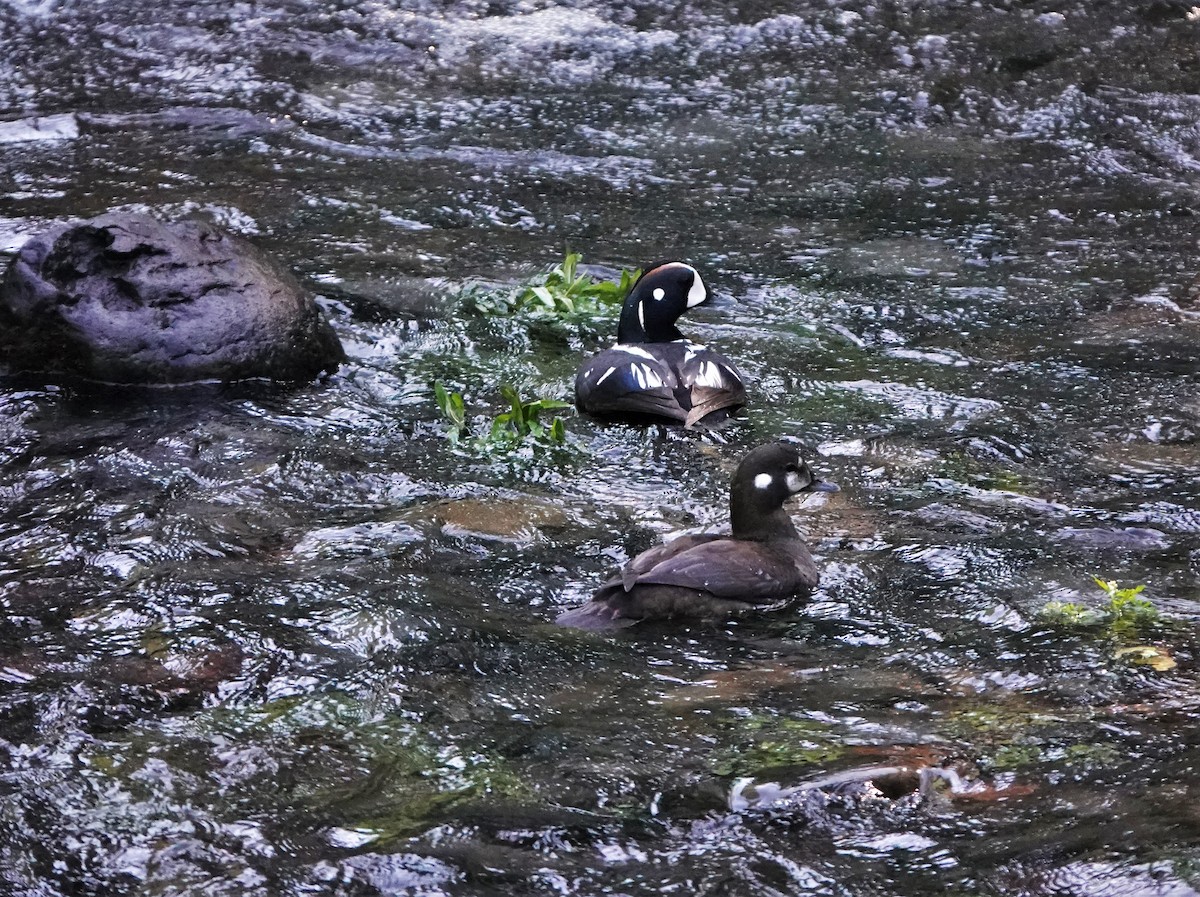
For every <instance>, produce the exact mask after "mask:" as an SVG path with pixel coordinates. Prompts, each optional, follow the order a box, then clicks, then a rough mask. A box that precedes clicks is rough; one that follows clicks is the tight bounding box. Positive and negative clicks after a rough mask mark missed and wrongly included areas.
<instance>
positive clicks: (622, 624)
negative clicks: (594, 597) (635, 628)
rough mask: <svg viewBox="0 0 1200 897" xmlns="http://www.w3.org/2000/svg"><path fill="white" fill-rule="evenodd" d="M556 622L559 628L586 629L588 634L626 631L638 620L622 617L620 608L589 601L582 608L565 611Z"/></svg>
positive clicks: (603, 602)
mask: <svg viewBox="0 0 1200 897" xmlns="http://www.w3.org/2000/svg"><path fill="white" fill-rule="evenodd" d="M554 622H555V623H557V624H558V625H559V626H571V627H573V628H575V629H586V630H587V631H588V632H612V631H614V630H617V629H626V628H628V627H630V626H632V625H633V624H634V623H636V622H637V620H634V619H630V618H629V617H624V616H621V610H620V608H619V607H614V606H613V605H612V604H610V603H609V602H607V601H589V602H588V603H587V604H585V605H583V606H582V607H577V608H575V609H574V610H568V611H563V612H562V613H561V614H559V615H558V618H557V619H556V620H555V621H554Z"/></svg>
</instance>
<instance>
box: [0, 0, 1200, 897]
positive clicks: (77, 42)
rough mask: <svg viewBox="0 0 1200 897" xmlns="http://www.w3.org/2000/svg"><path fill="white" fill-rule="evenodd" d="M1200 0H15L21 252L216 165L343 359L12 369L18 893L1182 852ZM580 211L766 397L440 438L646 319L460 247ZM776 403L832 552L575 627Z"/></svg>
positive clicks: (1019, 862)
mask: <svg viewBox="0 0 1200 897" xmlns="http://www.w3.org/2000/svg"><path fill="white" fill-rule="evenodd" d="M1196 18H1197V16H1196V15H1195V13H1193V11H1192V10H1191V7H1190V4H1189V3H1187V2H1184V3H1173V2H1167V0H1159V2H1154V3H1142V4H1138V3H1132V4H1127V3H1107V2H1083V0H1040V2H1030V3H1013V2H1006V0H983V2H980V3H975V4H965V3H963V4H951V3H938V2H899V0H897V2H884V0H881V2H877V3H873V4H872V3H852V2H847V0H828V2H795V3H784V2H770V0H756V2H748V3H741V4H722V3H717V2H711V0H696V2H692V3H669V2H665V0H632V2H628V3H622V4H605V3H600V2H597V0H575V2H571V3H567V4H554V3H549V2H541V0H520V2H510V0H501V2H493V3H485V2H482V0H462V2H445V3H436V2H430V0H336V2H327V3H320V4H318V3H311V2H300V0H258V2H214V0H188V2H182V0H160V2H157V3H154V4H146V3H111V2H94V0H93V2H86V3H85V2H76V0H40V2H34V0H0V48H2V49H3V52H2V53H0V253H2V254H3V255H0V261H7V259H8V258H9V257H11V254H12V253H13V252H14V251H15V250H16V248H17V247H18V246H19V245H20V244H21V242H22V241H23V240H24V239H25V238H27V237H28V236H29V235H30V234H32V233H34V232H36V231H37V230H39V229H41V228H42V227H44V226H46V225H47V224H49V223H50V222H53V221H56V220H59V219H63V218H69V217H81V216H88V215H93V214H99V213H101V212H103V211H107V210H110V209H114V208H122V209H137V210H148V211H151V212H153V213H155V214H158V215H162V216H166V217H172V216H174V217H178V216H185V215H200V216H204V217H207V218H209V219H211V220H215V221H217V222H219V223H221V224H223V225H225V226H226V227H229V228H231V229H233V230H235V231H237V232H239V233H242V234H244V235H247V236H248V237H249V238H251V239H253V240H254V241H255V242H257V243H258V244H259V245H261V246H263V247H264V248H266V249H267V250H269V251H271V252H272V253H274V254H275V255H276V256H277V257H279V258H280V259H281V260H282V261H283V263H284V264H285V265H287V266H289V267H291V268H292V269H293V270H295V271H296V272H297V273H298V274H299V275H300V276H301V278H302V279H303V280H304V281H305V282H306V284H307V285H308V286H309V287H310V288H311V289H312V290H313V291H314V292H315V293H318V294H320V295H321V296H323V297H324V299H323V302H324V305H325V307H326V309H327V310H328V312H329V314H330V316H331V318H332V320H333V323H334V326H335V328H336V329H337V331H338V333H339V335H340V337H341V338H342V340H343V342H344V344H345V345H346V348H347V351H348V354H349V356H350V362H349V363H348V364H347V365H346V366H345V367H343V369H342V370H341V371H340V372H339V373H338V374H337V375H336V376H334V377H332V378H331V379H330V380H329V381H327V382H323V383H314V384H309V385H305V386H302V387H300V388H291V389H287V388H282V387H269V386H265V385H261V384H259V385H247V386H241V387H237V388H225V389H221V388H215V387H213V388H201V389H195V390H192V389H178V390H134V389H120V390H115V389H111V388H108V389H98V388H81V387H78V386H69V385H53V384H43V383H36V382H35V383H32V384H31V383H30V382H29V381H28V380H27V379H26V380H21V381H16V380H13V379H9V380H0V433H2V434H3V439H2V440H0V615H2V623H0V834H2V837H0V893H3V894H5V895H8V894H11V895H14V897H35V895H36V897H59V895H62V897H73V895H88V897H109V895H147V894H161V895H197V897H199V895H205V897H208V895H262V897H274V895H310V894H312V895H346V897H360V895H361V897H368V895H400V894H404V895H438V894H447V895H483V894H496V895H501V894H504V895H509V894H573V895H594V894H614V895H647V894H689V895H690V894H700V895H742V894H744V895H808V894H830V895H874V894H878V895H896V894H905V895H918V894H939V895H943V894H1029V895H1132V894H1152V895H1164V897H1167V895H1169V897H1177V895H1188V894H1194V893H1196V888H1200V809H1197V808H1198V806H1200V784H1198V781H1197V777H1196V768H1197V764H1198V763H1200V729H1198V728H1197V708H1198V700H1200V681H1198V679H1197V651H1198V649H1200V638H1198V637H1197V630H1196V623H1197V619H1198V615H1200V591H1198V589H1197V579H1198V577H1200V443H1198V440H1200V393H1198V392H1197V365H1198V362H1200V340H1198V339H1197V334H1198V333H1200V305H1197V304H1195V302H1194V300H1193V297H1192V296H1191V294H1190V293H1189V291H1188V284H1189V282H1190V281H1191V279H1192V278H1193V277H1194V275H1195V272H1196V270H1197V268H1200V264H1198V263H1197V227H1196V222H1195V216H1196V213H1197V210H1198V209H1200V200H1198V195H1197V190H1198V188H1200V125H1198V122H1200V61H1198V60H1200V57H1197V51H1196V47H1197V46H1198V45H1200V43H1198V42H1200V22H1197V21H1195V19H1196ZM567 247H570V248H572V249H576V250H579V251H580V252H582V253H583V255H584V261H585V263H587V264H590V265H591V266H593V267H591V268H590V269H589V270H590V271H592V273H594V274H596V275H597V276H599V277H615V276H616V275H617V273H618V272H619V270H620V269H621V268H622V267H628V268H632V267H637V266H639V265H643V264H645V263H647V262H649V261H652V260H655V259H660V258H682V259H685V260H687V261H689V262H691V263H693V264H694V265H696V266H697V267H698V268H699V269H700V270H701V272H702V273H703V274H704V276H705V279H706V280H707V282H708V283H709V284H710V286H711V287H712V288H713V289H714V291H715V292H716V293H717V299H718V301H716V302H715V303H714V304H713V306H712V307H711V308H702V309H697V310H696V311H695V312H694V313H692V314H691V315H689V317H688V318H687V319H685V320H684V321H683V322H682V325H683V328H684V329H685V331H686V332H688V333H689V334H691V335H693V336H696V337H698V338H701V339H703V340H706V341H709V342H711V343H713V344H716V345H719V346H720V347H721V349H722V350H723V351H724V352H725V353H726V354H727V355H729V356H730V357H731V358H733V359H734V360H735V361H736V362H737V363H738V364H739V365H740V366H741V367H742V369H743V371H744V372H745V373H746V375H747V377H748V380H749V392H750V397H751V398H750V404H749V406H748V408H747V409H746V412H745V414H744V415H743V417H742V418H741V419H740V420H738V421H735V422H733V423H732V424H730V425H729V426H726V427H725V428H723V429H722V430H720V431H719V432H718V433H716V434H706V433H689V432H682V431H679V430H663V429H661V428H649V429H645V428H633V427H620V426H616V427H603V426H599V425H597V424H595V423H594V422H591V421H589V420H586V419H582V418H579V417H577V416H574V415H573V414H570V413H568V414H566V415H565V417H566V421H565V422H566V427H567V441H566V443H565V445H563V446H561V447H553V448H542V447H530V446H524V447H521V448H518V449H516V450H514V451H511V452H503V451H495V452H491V451H481V450H477V449H475V448H473V447H471V446H470V445H467V446H465V447H462V448H459V449H454V448H453V447H452V446H451V445H450V443H449V442H448V441H447V439H446V438H445V436H444V432H445V428H446V424H445V421H444V420H443V419H442V418H441V415H440V413H439V411H438V409H437V407H436V405H435V403H434V400H433V394H432V391H431V384H432V383H433V382H434V381H435V380H437V379H442V380H444V381H445V382H446V383H447V384H448V385H450V386H451V387H453V388H454V389H456V390H459V391H461V392H463V394H464V396H465V399H466V403H467V408H468V414H469V416H471V417H472V418H474V419H476V420H477V426H478V425H479V422H483V421H485V420H486V419H487V418H488V417H490V416H491V415H494V414H496V413H498V412H499V411H500V410H502V408H501V403H502V400H501V397H500V394H499V385H500V384H501V383H502V382H507V383H512V384H514V385H516V386H518V387H519V388H520V389H521V391H522V393H523V394H524V395H527V396H533V395H537V396H542V397H549V398H560V399H567V398H569V397H570V384H571V378H572V376H573V372H574V370H575V367H576V365H577V364H578V363H579V360H580V359H581V358H582V357H583V356H584V355H586V354H587V353H589V352H593V351H595V350H596V349H597V348H598V347H600V346H602V345H605V344H606V343H607V342H609V341H610V340H611V339H612V338H613V334H614V332H615V316H614V318H612V319H610V318H607V317H604V316H601V317H593V318H591V319H588V320H565V321H562V322H555V321H546V320H534V319H530V318H528V317H523V316H515V317H496V316H484V315H480V314H477V313H474V312H472V311H471V310H470V302H469V301H468V299H464V296H467V297H469V296H470V295H476V294H478V293H479V291H481V290H482V291H486V290H489V289H493V288H497V287H507V286H510V285H512V284H514V283H517V282H519V281H521V280H523V279H525V278H528V277H530V276H532V275H534V274H536V273H537V272H539V271H544V270H545V269H546V268H547V267H548V266H549V265H551V264H553V263H554V262H555V261H556V260H558V259H560V258H561V257H562V254H563V251H564V248H567ZM779 437H787V438H794V439H799V440H802V441H803V443H804V444H805V445H807V446H808V448H809V451H808V454H809V455H810V459H811V462H812V464H813V467H814V468H815V469H816V471H817V472H818V474H820V475H822V476H825V477H827V478H829V479H832V480H834V481H835V482H837V483H839V484H840V485H841V487H842V491H841V492H840V493H839V494H837V495H834V496H830V497H829V498H828V500H826V501H822V500H821V499H819V498H818V499H814V500H811V501H810V503H809V504H808V505H807V506H804V507H799V508H796V509H795V516H796V519H797V521H798V523H800V524H801V525H802V527H803V529H804V531H805V532H806V533H807V534H808V537H809V539H810V541H811V542H812V544H813V546H814V549H815V550H816V552H817V554H818V557H819V564H820V566H821V569H822V574H823V580H822V584H821V587H820V589H819V590H818V592H817V593H816V594H815V595H814V596H813V597H812V600H811V601H808V602H799V603H796V604H794V605H792V606H789V607H787V608H785V609H783V610H780V611H777V612H775V613H771V614H764V615H759V616H757V617H752V618H743V619H740V620H736V621H730V622H728V623H704V624H690V625H689V624H683V623H680V624H672V625H657V626H645V627H635V628H633V629H631V630H629V631H626V632H622V633H620V634H618V635H616V636H612V637H598V636H595V635H589V634H585V633H579V632H574V631H568V630H563V629H561V628H559V627H556V626H555V625H554V623H553V620H554V617H555V615H556V614H557V613H558V612H559V611H561V610H562V609H563V608H565V607H568V606H571V605H573V604H575V603H577V602H579V601H581V600H583V599H584V598H585V597H586V596H587V595H588V594H589V593H590V591H591V590H592V589H593V588H595V587H596V586H597V585H598V584H599V583H600V582H601V581H602V580H603V579H604V578H605V577H606V576H607V575H608V574H609V572H610V571H611V570H612V569H613V568H614V567H615V566H617V565H618V564H619V563H620V562H621V561H622V560H624V559H625V558H627V557H629V556H631V555H632V554H633V553H635V552H637V551H640V550H642V549H645V548H647V547H649V546H652V545H654V544H657V543H659V542H660V541H661V540H662V539H664V538H667V537H669V536H671V535H673V534H676V533H678V532H682V531H685V530H693V529H697V528H704V527H709V526H719V525H721V524H723V523H724V522H725V520H726V513H727V512H726V501H727V495H726V490H727V484H728V478H729V475H730V472H731V471H732V469H733V466H734V465H735V464H736V462H737V459H738V458H739V457H740V456H741V455H742V454H743V453H744V452H745V451H746V450H747V449H748V448H749V447H751V446H753V445H756V444H758V443H761V442H764V441H767V440H770V439H774V438H779ZM1093 575H1095V576H1099V577H1100V578H1102V579H1106V580H1115V581H1116V582H1117V583H1119V585H1120V586H1121V587H1132V586H1135V585H1145V587H1146V588H1145V591H1144V592H1142V593H1141V595H1140V596H1139V597H1140V598H1144V599H1147V600H1149V601H1150V602H1152V603H1153V605H1154V606H1155V607H1156V608H1157V610H1158V612H1159V617H1158V620H1157V621H1146V620H1144V619H1141V618H1139V619H1138V620H1135V621H1133V622H1131V623H1129V625H1117V623H1119V622H1120V621H1115V622H1114V620H1113V619H1109V620H1108V621H1107V622H1104V621H1100V622H1092V623H1091V624H1090V625H1086V621H1085V622H1083V623H1081V622H1079V621H1075V622H1071V621H1069V620H1063V619H1061V618H1052V617H1048V616H1047V615H1046V613H1045V612H1044V609H1045V607H1046V605H1047V604H1048V603H1050V602H1054V601H1058V602H1073V603H1077V604H1081V605H1084V606H1085V607H1087V608H1090V609H1092V610H1094V611H1097V612H1100V611H1102V610H1103V608H1104V606H1105V602H1106V599H1105V596H1104V594H1103V593H1102V592H1101V591H1100V590H1099V589H1098V588H1097V586H1096V585H1095V583H1094V582H1093V580H1092V576H1093Z"/></svg>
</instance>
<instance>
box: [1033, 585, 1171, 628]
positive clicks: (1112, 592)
mask: <svg viewBox="0 0 1200 897" xmlns="http://www.w3.org/2000/svg"><path fill="white" fill-rule="evenodd" d="M1092 579H1093V580H1094V581H1095V583H1096V585H1098V586H1099V587H1100V589H1101V590H1102V591H1103V592H1104V594H1105V595H1106V596H1107V598H1108V600H1107V601H1106V602H1105V603H1104V604H1102V605H1100V607H1097V608H1090V607H1087V606H1086V605H1083V604H1079V603H1078V602H1074V601H1050V602H1048V603H1047V604H1046V605H1045V606H1044V607H1043V608H1042V610H1041V617H1042V619H1043V620H1045V621H1047V622H1049V623H1051V624H1053V625H1056V626H1061V627H1064V628H1068V629H1083V628H1100V629H1103V630H1104V632H1105V634H1106V635H1109V636H1112V637H1121V636H1136V635H1138V634H1140V633H1142V632H1144V631H1145V630H1147V629H1149V628H1150V627H1152V626H1153V625H1155V624H1156V623H1157V622H1158V620H1159V613H1158V608H1156V607H1155V606H1154V604H1153V602H1151V601H1150V600H1149V599H1147V598H1141V597H1139V596H1140V595H1141V593H1142V592H1143V591H1144V590H1145V588H1146V587H1145V585H1139V586H1133V587H1131V588H1125V589H1123V588H1121V587H1120V586H1119V584H1118V583H1116V582H1115V581H1112V580H1105V579H1100V578H1099V577H1095V576H1093V577H1092Z"/></svg>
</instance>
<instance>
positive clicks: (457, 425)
mask: <svg viewBox="0 0 1200 897" xmlns="http://www.w3.org/2000/svg"><path fill="white" fill-rule="evenodd" d="M433 396H434V399H435V401H436V402H437V406H438V408H439V409H440V410H441V412H442V416H443V417H445V418H446V420H447V421H449V422H450V429H448V430H447V431H446V438H447V439H449V440H450V444H451V445H458V440H459V439H461V438H462V434H463V433H465V432H466V429H467V411H466V405H465V404H464V403H463V397H462V393H460V392H450V391H448V390H447V389H446V385H445V384H444V383H442V381H441V380H438V381H437V382H436V383H434V384H433Z"/></svg>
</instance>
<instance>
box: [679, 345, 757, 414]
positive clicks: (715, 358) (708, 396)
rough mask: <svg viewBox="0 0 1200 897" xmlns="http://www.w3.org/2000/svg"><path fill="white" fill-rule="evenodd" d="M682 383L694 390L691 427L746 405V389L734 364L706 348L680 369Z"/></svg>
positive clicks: (693, 354)
mask: <svg viewBox="0 0 1200 897" xmlns="http://www.w3.org/2000/svg"><path fill="white" fill-rule="evenodd" d="M679 382H680V383H681V384H682V385H683V386H685V387H687V388H689V389H690V395H691V409H690V410H689V412H688V416H687V420H686V421H685V424H686V425H687V426H689V427H690V426H691V425H692V424H694V423H696V422H697V421H699V420H701V419H702V418H704V417H706V416H707V415H709V414H712V413H713V412H714V411H720V410H721V409H722V408H739V407H741V406H742V405H745V404H746V387H745V386H744V385H743V384H742V376H741V374H739V373H738V370H737V368H735V367H734V366H733V362H731V361H730V360H729V359H728V358H726V357H725V356H723V355H721V354H720V353H718V352H713V351H712V350H710V349H707V348H705V347H703V346H700V347H697V348H696V349H694V350H693V351H691V352H689V353H688V355H687V357H686V359H685V360H684V362H683V363H682V364H681V365H680V368H679Z"/></svg>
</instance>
